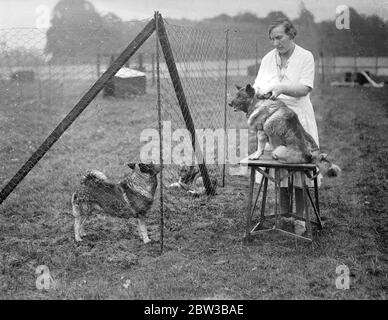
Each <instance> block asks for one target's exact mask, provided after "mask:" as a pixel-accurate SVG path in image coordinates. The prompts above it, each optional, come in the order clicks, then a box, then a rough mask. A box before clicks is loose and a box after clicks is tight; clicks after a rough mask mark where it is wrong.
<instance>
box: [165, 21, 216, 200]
mask: <svg viewBox="0 0 388 320" xmlns="http://www.w3.org/2000/svg"><path fill="white" fill-rule="evenodd" d="M158 36H159V41H160V45H161V47H162V51H163V55H164V59H165V61H166V65H167V68H168V72H169V74H170V78H171V81H172V84H173V86H174V90H175V94H176V97H177V99H178V103H179V107H180V109H181V112H182V115H183V119H184V120H185V123H186V128H187V129H188V130H189V132H190V135H191V144H192V147H193V150H194V153H195V155H196V158H197V161H198V166H199V170H200V171H201V176H202V179H203V182H204V186H205V189H206V194H207V195H214V192H215V190H214V188H213V186H212V184H211V182H210V178H209V175H208V172H207V169H206V165H205V161H204V159H203V155H202V151H201V150H200V148H199V146H198V148H197V141H196V134H195V126H194V122H193V118H192V117H191V113H190V110H189V106H188V104H187V100H186V96H185V92H184V90H183V86H182V82H181V79H180V77H179V73H178V69H177V67H176V64H175V59H174V55H173V54H172V49H171V45H170V41H169V40H168V37H167V32H166V28H165V26H164V23H163V18H162V16H161V15H160V14H159V18H158Z"/></svg>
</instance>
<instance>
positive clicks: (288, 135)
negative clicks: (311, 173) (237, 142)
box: [229, 84, 341, 177]
mask: <svg viewBox="0 0 388 320" xmlns="http://www.w3.org/2000/svg"><path fill="white" fill-rule="evenodd" d="M236 87H237V90H238V92H237V95H236V97H235V98H234V99H233V100H232V101H231V103H229V106H230V107H232V108H234V111H243V112H245V113H246V114H247V118H248V132H249V133H248V137H249V141H248V150H249V154H252V153H254V152H255V151H257V146H258V143H259V144H260V148H261V154H259V155H254V156H250V159H251V160H255V159H259V158H260V157H261V156H262V155H263V153H264V148H265V144H266V143H267V142H269V144H270V145H271V147H272V150H273V151H272V157H273V158H274V159H275V160H279V162H282V163H314V164H316V165H318V167H319V171H320V172H321V174H322V175H324V176H328V177H334V176H337V175H338V174H339V172H340V171H341V169H340V168H339V167H338V166H337V165H335V164H332V163H331V162H330V161H329V160H328V159H327V154H325V153H320V151H319V148H318V146H317V144H316V142H315V141H314V139H313V138H312V137H311V135H310V134H308V133H307V132H306V130H305V129H304V128H303V126H302V124H301V123H300V121H299V118H298V116H297V114H296V113H295V112H294V111H293V110H292V109H290V108H289V107H287V105H286V104H285V103H284V102H282V101H280V100H270V99H268V98H269V97H270V96H271V93H269V94H266V95H256V94H255V90H254V88H253V87H252V86H251V85H250V84H248V85H247V86H246V87H245V88H242V87H239V86H236Z"/></svg>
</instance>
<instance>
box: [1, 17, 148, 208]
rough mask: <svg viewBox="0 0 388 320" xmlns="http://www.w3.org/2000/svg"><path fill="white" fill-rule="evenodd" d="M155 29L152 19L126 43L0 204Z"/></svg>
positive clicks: (11, 183) (3, 192) (8, 187)
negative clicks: (125, 46)
mask: <svg viewBox="0 0 388 320" xmlns="http://www.w3.org/2000/svg"><path fill="white" fill-rule="evenodd" d="M154 31H155V21H154V19H152V20H151V21H150V22H148V24H147V25H146V26H145V27H144V29H143V30H142V31H141V32H140V33H139V34H138V35H137V36H136V38H135V39H134V40H133V41H132V42H131V43H130V44H129V45H128V47H127V48H125V50H124V51H123V52H122V53H121V54H120V56H119V57H118V58H117V59H116V60H115V61H114V63H113V64H112V65H111V66H110V67H109V68H108V69H107V70H106V71H105V72H104V73H103V74H102V76H101V78H99V79H98V80H97V81H96V82H95V83H94V84H93V86H92V87H91V88H90V89H89V90H88V91H87V92H86V93H85V94H84V95H83V97H82V98H81V99H80V101H79V102H78V103H77V104H76V105H75V106H74V108H73V109H72V110H71V111H70V112H69V113H68V114H67V116H66V117H65V118H64V119H63V120H62V121H61V122H60V123H59V124H58V125H57V127H56V128H55V129H54V130H53V132H51V134H50V135H49V136H48V137H47V138H46V140H45V141H44V142H43V143H42V144H41V145H40V147H39V148H38V149H37V150H36V151H35V152H34V153H33V154H32V155H31V157H30V158H29V159H28V160H27V161H26V162H25V164H24V165H23V166H22V167H21V168H20V169H19V171H18V172H17V173H16V174H15V175H14V176H13V177H12V179H11V180H10V181H9V182H8V183H7V185H6V186H5V187H4V188H3V190H1V192H0V204H1V203H2V202H3V201H4V200H5V199H6V198H7V197H8V195H9V194H10V193H11V192H12V191H13V189H15V188H16V186H17V185H18V184H19V183H20V182H21V181H22V180H23V178H24V177H25V176H26V175H27V174H28V173H29V172H30V171H31V170H32V168H34V166H35V165H36V164H37V163H38V161H39V160H40V159H41V158H42V157H43V156H44V155H45V154H46V152H47V151H48V150H49V149H50V148H51V147H52V145H53V144H54V143H55V142H56V141H57V140H58V139H59V138H60V137H61V135H62V134H63V133H64V132H65V131H66V130H67V128H68V127H70V125H71V124H72V123H73V122H74V121H75V119H77V117H78V116H79V115H80V114H81V113H82V111H84V110H85V109H86V107H87V106H88V105H89V104H90V102H91V101H92V100H93V99H94V98H95V97H96V96H97V94H98V93H99V92H100V91H101V90H102V88H104V86H105V85H106V83H107V82H108V81H109V80H110V79H112V77H113V76H114V75H115V74H116V72H117V71H118V70H119V69H120V68H121V67H122V66H123V65H124V63H125V62H126V61H127V60H128V59H129V58H130V57H131V56H133V54H134V53H135V52H136V51H137V50H138V49H139V48H140V46H141V45H142V44H143V43H144V42H145V41H146V40H147V39H148V38H149V37H150V36H151V34H152V33H153V32H154Z"/></svg>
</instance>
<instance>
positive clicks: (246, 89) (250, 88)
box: [245, 83, 255, 97]
mask: <svg viewBox="0 0 388 320" xmlns="http://www.w3.org/2000/svg"><path fill="white" fill-rule="evenodd" d="M245 91H246V92H247V93H248V95H249V96H250V97H253V96H254V95H255V89H253V87H252V86H251V85H250V84H249V83H248V84H247V86H246V87H245Z"/></svg>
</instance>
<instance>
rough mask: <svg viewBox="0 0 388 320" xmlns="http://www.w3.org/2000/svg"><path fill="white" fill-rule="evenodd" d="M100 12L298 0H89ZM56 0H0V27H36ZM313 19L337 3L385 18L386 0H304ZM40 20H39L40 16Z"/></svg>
mask: <svg viewBox="0 0 388 320" xmlns="http://www.w3.org/2000/svg"><path fill="white" fill-rule="evenodd" d="M89 1H90V2H91V3H92V4H93V5H94V6H95V7H96V9H97V10H98V11H99V12H100V13H107V12H113V13H115V14H117V15H118V16H119V17H120V18H122V19H123V20H132V19H144V18H149V17H151V16H152V15H153V13H154V11H160V13H161V14H162V15H163V16H164V17H170V18H188V19H195V20H199V19H203V18H209V17H213V16H216V15H219V14H221V13H226V14H228V15H236V14H237V13H241V12H245V11H249V12H252V13H255V14H256V15H258V16H259V17H264V16H266V15H267V14H268V12H270V11H274V10H280V11H283V12H284V13H286V14H287V15H288V16H289V17H290V18H295V17H296V16H297V14H298V7H299V4H300V2H301V1H300V0H270V1H268V0H189V1H188V0H89ZM57 2H58V0H0V28H10V27H36V24H37V21H39V19H38V18H39V16H40V15H42V12H43V11H42V10H44V9H42V6H45V8H47V9H48V10H51V9H52V8H53V7H54V6H55V4H56V3H57ZM304 3H305V5H306V7H307V9H309V10H310V11H311V12H312V13H313V14H314V16H315V20H316V21H321V20H325V19H333V18H334V17H335V10H336V7H337V6H338V5H341V4H345V5H348V6H352V7H354V8H355V9H356V10H357V11H358V12H359V13H363V14H377V15H379V16H380V17H382V18H383V19H386V20H388V0H304ZM40 21H41V20H40Z"/></svg>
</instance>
